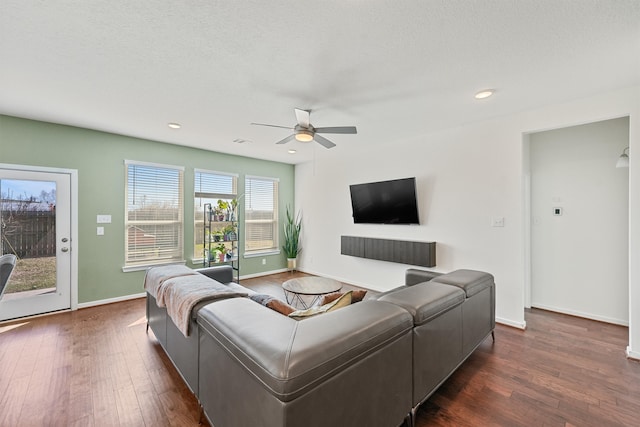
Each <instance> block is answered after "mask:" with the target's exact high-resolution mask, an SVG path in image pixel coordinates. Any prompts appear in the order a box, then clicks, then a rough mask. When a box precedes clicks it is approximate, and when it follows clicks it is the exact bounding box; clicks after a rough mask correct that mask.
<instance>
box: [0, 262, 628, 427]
mask: <svg viewBox="0 0 640 427" xmlns="http://www.w3.org/2000/svg"><path fill="white" fill-rule="evenodd" d="M290 277H291V276H290V275H289V274H288V273H283V274H278V275H273V276H268V277H261V278H255V279H249V280H245V281H243V282H242V284H243V285H245V286H250V287H252V288H253V289H254V290H256V291H259V292H264V293H270V294H274V295H278V296H280V297H282V289H281V287H280V285H281V283H282V282H283V281H284V280H286V279H288V278H290ZM526 320H527V326H528V328H527V330H526V331H520V330H517V329H513V328H509V327H505V326H502V325H498V326H497V329H496V342H495V343H492V342H491V339H487V340H485V342H483V343H482V344H481V345H480V347H479V348H478V349H477V350H476V351H475V352H474V354H472V355H471V357H470V358H469V359H468V360H467V361H466V362H465V363H464V364H463V365H462V366H461V367H460V368H459V369H458V370H457V371H456V373H454V374H453V375H452V376H451V378H449V380H448V381H447V382H446V383H445V384H444V385H443V386H442V387H440V389H439V390H438V391H437V392H436V393H435V394H434V395H433V396H432V397H431V398H430V399H429V401H427V402H426V403H425V404H424V405H423V406H422V407H421V408H420V410H419V411H418V416H417V423H416V425H417V426H419V427H427V426H638V425H640V363H638V362H636V361H632V360H628V359H626V358H625V353H624V351H625V348H626V345H627V334H628V331H627V328H624V327H621V326H615V325H609V324H605V323H599V322H595V321H590V320H585V319H579V318H576V317H571V316H565V315H560V314H556V313H551V312H546V311H541V310H531V311H527V313H526ZM145 324H146V322H145V303H144V300H143V299H138V300H132V301H126V302H121V303H116V304H110V305H105V306H100V307H93V308H87V309H82V310H78V311H75V312H66V313H59V314H54V315H50V316H44V317H39V318H34V319H24V320H19V321H15V322H11V323H4V324H0V426H2V427H5V426H107V425H121V426H125V425H126V426H196V425H198V405H197V402H196V400H195V398H194V397H193V395H192V394H191V393H190V392H189V391H188V389H187V388H186V386H185V385H184V383H183V381H182V379H181V378H180V376H179V375H178V373H177V372H176V370H175V369H174V367H173V365H172V364H171V362H170V361H169V360H168V358H167V357H166V356H165V354H164V352H163V351H162V349H161V348H160V346H159V344H158V343H157V341H156V340H155V338H154V337H153V334H152V333H149V335H147V334H146V333H145Z"/></svg>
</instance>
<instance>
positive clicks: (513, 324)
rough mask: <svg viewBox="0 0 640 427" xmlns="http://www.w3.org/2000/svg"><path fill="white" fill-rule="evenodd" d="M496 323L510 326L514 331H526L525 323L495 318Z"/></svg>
mask: <svg viewBox="0 0 640 427" xmlns="http://www.w3.org/2000/svg"><path fill="white" fill-rule="evenodd" d="M496 323H500V324H501V325H506V326H511V327H512V328H516V329H522V330H523V331H524V330H525V329H527V322H514V321H513V320H509V319H503V318H501V317H496Z"/></svg>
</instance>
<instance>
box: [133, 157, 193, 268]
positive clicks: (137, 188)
mask: <svg viewBox="0 0 640 427" xmlns="http://www.w3.org/2000/svg"><path fill="white" fill-rule="evenodd" d="M125 166H126V167H125V170H126V172H125V173H126V189H125V193H126V198H127V212H126V215H125V267H131V266H142V265H153V264H162V263H168V262H176V261H183V259H184V256H183V252H184V251H183V209H184V208H183V196H182V191H183V190H182V189H183V175H184V171H183V169H182V168H179V167H174V166H165V165H151V164H146V163H138V162H131V161H126V162H125Z"/></svg>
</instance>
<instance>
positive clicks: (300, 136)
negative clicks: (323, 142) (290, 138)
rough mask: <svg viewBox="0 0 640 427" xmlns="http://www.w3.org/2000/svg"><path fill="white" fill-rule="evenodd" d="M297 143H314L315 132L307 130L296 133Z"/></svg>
mask: <svg viewBox="0 0 640 427" xmlns="http://www.w3.org/2000/svg"><path fill="white" fill-rule="evenodd" d="M296 141H300V142H311V141H313V132H311V131H308V130H306V129H300V130H298V131H297V132H296Z"/></svg>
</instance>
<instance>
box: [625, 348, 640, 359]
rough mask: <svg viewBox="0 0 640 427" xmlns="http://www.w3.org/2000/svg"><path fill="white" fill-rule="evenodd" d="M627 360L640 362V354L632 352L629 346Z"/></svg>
mask: <svg viewBox="0 0 640 427" xmlns="http://www.w3.org/2000/svg"><path fill="white" fill-rule="evenodd" d="M627 358H629V359H635V360H638V361H640V353H638V352H637V351H632V350H631V347H629V346H627Z"/></svg>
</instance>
